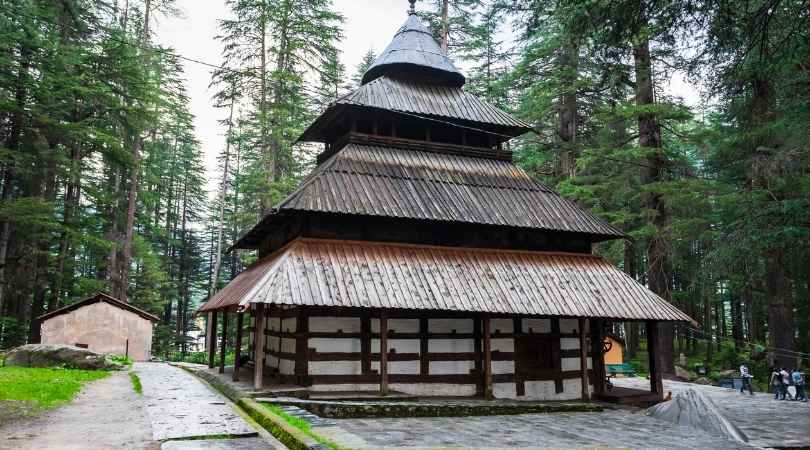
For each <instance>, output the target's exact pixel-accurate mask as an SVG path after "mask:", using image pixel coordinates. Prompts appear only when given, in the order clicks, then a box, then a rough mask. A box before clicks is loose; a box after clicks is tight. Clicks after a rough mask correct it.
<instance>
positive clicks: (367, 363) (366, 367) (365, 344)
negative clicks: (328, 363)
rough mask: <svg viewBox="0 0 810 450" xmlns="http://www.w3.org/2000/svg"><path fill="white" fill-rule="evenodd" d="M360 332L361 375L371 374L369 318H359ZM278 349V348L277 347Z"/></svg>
mask: <svg viewBox="0 0 810 450" xmlns="http://www.w3.org/2000/svg"><path fill="white" fill-rule="evenodd" d="M360 332H361V333H362V335H363V337H362V338H361V339H360V355H361V356H360V358H361V359H360V360H361V361H362V363H361V369H360V371H361V372H362V373H363V375H368V374H370V373H371V318H370V317H368V316H365V317H362V318H360ZM279 348H280V347H279Z"/></svg>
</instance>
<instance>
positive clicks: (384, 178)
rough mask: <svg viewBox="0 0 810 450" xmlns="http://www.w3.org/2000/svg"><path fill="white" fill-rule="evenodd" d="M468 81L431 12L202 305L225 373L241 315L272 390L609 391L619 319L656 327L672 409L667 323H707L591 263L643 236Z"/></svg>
mask: <svg viewBox="0 0 810 450" xmlns="http://www.w3.org/2000/svg"><path fill="white" fill-rule="evenodd" d="M464 83H465V78H464V75H463V74H462V73H461V72H460V71H459V70H458V69H457V68H456V67H455V66H454V65H453V63H452V62H451V61H450V59H449V58H448V57H447V56H446V55H445V54H444V53H443V52H442V50H441V49H440V47H439V45H438V44H437V42H436V41H435V40H434V38H433V36H432V35H431V33H430V32H429V31H428V29H427V28H426V27H425V26H424V25H423V24H422V23H421V21H420V19H419V18H418V17H417V16H416V14H415V13H414V11H413V6H412V8H411V12H410V14H409V17H408V19H407V21H406V22H405V24H404V25H403V26H402V27H401V28H400V29H399V30H398V31H397V32H396V34H395V35H394V38H393V40H392V41H391V43H390V44H389V45H388V47H387V48H386V49H385V51H383V52H382V53H381V54H380V56H379V57H378V58H377V60H376V61H375V62H374V64H373V65H372V66H371V67H370V68H369V69H368V71H367V72H366V73H365V75H364V76H363V80H362V86H360V87H359V88H358V89H357V90H355V91H354V92H351V93H349V94H347V95H345V96H343V97H341V98H339V99H338V100H336V101H335V102H334V103H333V104H331V105H330V106H329V107H328V108H327V109H326V111H324V112H323V114H321V115H320V117H318V118H317V119H316V120H315V121H314V122H313V123H312V124H311V125H310V126H309V128H307V129H306V131H305V132H304V133H303V135H302V136H301V137H300V138H299V141H302V142H320V143H323V145H324V147H323V152H322V153H320V155H319V156H318V158H317V167H316V168H315V169H314V170H313V171H312V173H311V174H310V175H309V176H308V177H306V178H305V179H304V180H303V182H302V183H301V184H300V186H298V188H297V189H296V190H295V191H294V192H292V193H291V194H290V195H289V196H288V197H287V198H286V199H284V200H283V201H282V202H280V203H279V204H277V205H276V206H275V207H274V208H273V209H272V210H271V211H270V212H269V213H268V214H266V215H265V216H264V218H263V219H262V220H261V221H260V222H259V223H258V224H256V225H255V226H254V227H253V228H252V229H251V230H249V231H248V232H247V233H245V234H244V235H243V236H242V237H241V238H240V239H239V240H238V242H236V243H235V245H234V247H235V248H239V249H254V250H256V251H258V256H259V259H258V261H257V262H256V263H254V264H253V265H251V266H250V267H248V268H247V269H246V270H245V271H244V272H242V273H241V274H240V275H238V276H237V277H236V278H235V279H233V280H232V281H231V282H230V283H229V284H228V285H227V286H225V287H224V288H223V289H222V290H220V291H219V292H217V293H216V294H215V295H213V296H212V297H211V298H210V299H209V300H208V301H207V302H206V303H205V304H204V305H203V306H202V307H201V308H200V310H199V312H201V313H207V315H208V336H209V342H208V348H209V352H210V353H209V357H210V365H211V366H212V367H213V366H214V354H215V348H216V346H217V342H216V338H215V334H216V330H217V328H218V327H217V326H216V323H217V321H218V320H219V321H221V323H222V327H221V328H223V329H227V320H228V315H229V314H230V315H231V316H232V317H233V315H235V316H236V322H237V337H236V351H237V358H236V362H235V369H234V377H235V378H238V377H239V374H240V369H241V370H242V371H245V370H246V369H248V368H250V367H252V368H253V379H254V383H255V387H256V388H257V389H261V388H262V385H263V383H264V380H265V378H270V377H272V379H273V380H274V383H286V384H294V385H297V386H302V387H306V389H308V390H309V391H311V392H318V391H351V392H357V391H378V392H380V393H381V394H383V395H384V394H387V393H389V392H392V391H393V392H400V393H406V394H411V395H419V396H481V397H485V398H493V397H495V398H513V399H527V400H566V399H579V398H590V397H591V396H592V395H601V394H603V393H605V383H604V380H605V373H604V372H605V371H604V364H603V362H602V361H603V360H602V351H603V347H602V335H603V331H604V327H605V324H606V323H608V321H623V322H627V321H637V322H644V323H645V324H646V326H647V328H646V329H647V333H648V339H649V341H648V342H650V343H651V344H650V352H649V353H650V355H651V356H650V361H651V365H650V367H651V377H650V380H651V390H650V392H651V393H652V394H650V393H647V394H648V395H654V396H656V397H657V398H661V396H662V394H663V387H662V385H661V374H660V371H659V370H657V367H658V366H657V365H656V363H655V361H656V358H655V346H654V342H655V341H656V339H655V337H656V336H657V330H658V326H657V325H658V323H659V322H674V321H690V320H691V319H689V317H688V316H686V315H685V314H684V313H682V312H681V311H679V310H678V309H677V308H676V307H675V306H673V305H671V304H669V303H668V302H666V301H664V300H663V299H661V298H660V297H658V296H657V295H655V294H654V293H653V292H651V291H650V290H649V289H647V288H646V287H645V286H643V285H641V284H639V283H638V282H636V281H635V280H634V279H632V278H631V277H629V276H627V275H625V274H624V273H623V272H622V271H620V270H618V269H617V268H616V267H614V266H613V265H611V264H610V263H609V262H607V261H605V260H604V259H603V258H601V257H599V256H596V255H594V254H592V252H591V249H592V246H593V244H595V243H598V242H602V241H606V240H610V239H620V238H625V236H624V235H623V233H622V232H621V231H619V230H617V229H616V228H614V227H612V226H611V225H610V224H608V223H606V222H605V221H603V220H602V219H600V218H599V217H597V216H595V215H593V214H591V213H589V212H588V211H585V210H583V209H582V208H580V207H578V206H577V205H576V204H574V203H573V202H571V201H569V200H567V199H565V198H563V197H562V196H560V195H559V194H558V193H556V192H555V191H554V190H553V189H551V188H550V187H548V186H546V185H544V184H542V183H540V182H538V181H536V180H534V179H533V178H532V177H531V176H530V175H529V174H527V173H526V172H525V171H524V170H522V169H520V168H519V167H517V166H516V165H515V164H514V163H513V162H512V154H511V153H510V151H509V150H508V147H505V146H504V144H505V143H506V142H507V141H509V140H510V139H512V138H514V137H516V136H519V135H521V134H524V133H526V132H528V131H530V129H531V127H530V125H529V124H527V123H525V122H523V121H521V120H519V119H517V118H515V117H513V116H511V115H509V114H507V113H506V112H504V111H501V110H500V109H498V108H496V107H495V106H493V105H491V104H489V103H487V102H485V101H483V100H481V99H479V98H477V97H476V96H474V95H471V94H469V93H467V92H465V91H464V89H463V86H464ZM246 317H247V318H249V320H250V325H249V329H250V330H251V331H250V333H249V336H245V339H243V336H242V334H243V333H242V330H243V327H244V326H243V325H244V320H245V318H246ZM244 328H246V327H244ZM225 335H226V334H225V333H222V334H221V336H222V341H221V342H222V343H221V344H220V347H224V345H225V343H226V340H225ZM243 341H245V344H246V346H247V347H248V349H249V350H248V351H247V354H248V355H250V357H249V360H250V361H249V362H246V363H243V359H248V358H241V357H240V355H241V354H242V352H243V350H242V347H243ZM224 354H225V349H224V348H222V351H221V355H224ZM220 365H221V366H220V369H221V370H222V369H223V368H224V358H222V359H220Z"/></svg>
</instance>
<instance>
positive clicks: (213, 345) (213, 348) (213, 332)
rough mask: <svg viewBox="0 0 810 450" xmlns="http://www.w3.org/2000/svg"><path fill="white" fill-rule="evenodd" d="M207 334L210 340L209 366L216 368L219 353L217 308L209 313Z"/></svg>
mask: <svg viewBox="0 0 810 450" xmlns="http://www.w3.org/2000/svg"><path fill="white" fill-rule="evenodd" d="M206 328H207V330H206V332H207V334H208V336H206V340H207V341H208V368H209V369H213V368H214V358H215V357H216V353H217V312H216V310H214V311H211V312H209V313H208V324H207V326H206Z"/></svg>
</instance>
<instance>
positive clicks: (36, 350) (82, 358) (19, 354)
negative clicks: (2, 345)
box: [5, 344, 124, 370]
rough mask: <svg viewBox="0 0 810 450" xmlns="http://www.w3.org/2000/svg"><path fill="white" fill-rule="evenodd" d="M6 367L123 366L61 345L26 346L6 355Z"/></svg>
mask: <svg viewBox="0 0 810 450" xmlns="http://www.w3.org/2000/svg"><path fill="white" fill-rule="evenodd" d="M5 364H6V366H20V367H66V368H70V369H88V370H121V369H123V368H124V366H123V365H121V364H119V363H117V362H115V361H112V360H111V359H110V358H108V357H107V356H106V355H104V354H102V353H96V352H94V351H92V350H88V349H86V348H80V347H74V346H72V345H62V344H56V345H54V344H27V345H22V346H20V347H17V348H15V349H12V350H11V351H9V352H8V353H7V354H6V363H5Z"/></svg>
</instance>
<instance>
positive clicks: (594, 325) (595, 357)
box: [591, 319, 605, 395]
mask: <svg viewBox="0 0 810 450" xmlns="http://www.w3.org/2000/svg"><path fill="white" fill-rule="evenodd" d="M602 339H603V338H602V319H591V365H592V366H593V393H594V395H599V394H602V393H604V392H605V356H604V355H603V354H602Z"/></svg>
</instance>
